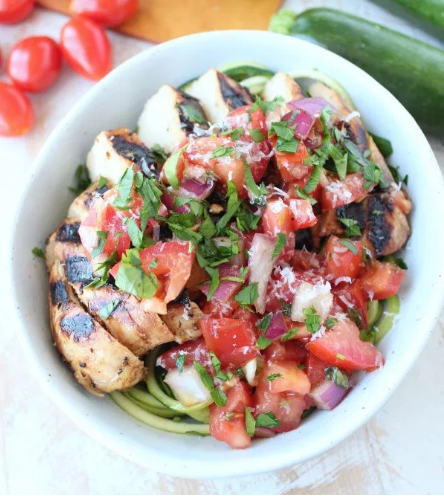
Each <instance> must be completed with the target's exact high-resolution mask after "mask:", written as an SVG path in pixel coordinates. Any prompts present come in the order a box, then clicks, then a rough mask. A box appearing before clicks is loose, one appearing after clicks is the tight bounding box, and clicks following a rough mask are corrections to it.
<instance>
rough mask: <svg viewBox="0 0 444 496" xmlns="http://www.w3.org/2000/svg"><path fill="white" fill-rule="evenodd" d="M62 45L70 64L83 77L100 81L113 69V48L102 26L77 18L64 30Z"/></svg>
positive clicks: (71, 20) (68, 23)
mask: <svg viewBox="0 0 444 496" xmlns="http://www.w3.org/2000/svg"><path fill="white" fill-rule="evenodd" d="M60 45H61V47H62V51H63V55H64V56H65V59H66V61H67V62H68V64H69V65H70V66H71V67H72V69H74V70H75V71H76V72H78V73H79V74H81V75H82V76H84V77H86V78H88V79H91V80H92V81H98V80H99V79H102V78H103V77H104V76H106V74H108V72H109V71H110V70H111V69H112V47H111V44H110V42H109V39H108V36H107V35H106V33H105V30H104V29H103V28H102V26H99V25H98V24H96V23H95V22H94V21H91V20H90V19H87V18H85V17H80V16H76V17H73V18H72V19H70V20H69V21H68V22H67V23H66V24H65V25H64V26H63V28H62V32H61V35H60Z"/></svg>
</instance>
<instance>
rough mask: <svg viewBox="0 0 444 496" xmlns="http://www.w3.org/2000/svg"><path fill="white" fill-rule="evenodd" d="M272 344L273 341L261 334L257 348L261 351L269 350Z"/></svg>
mask: <svg viewBox="0 0 444 496" xmlns="http://www.w3.org/2000/svg"><path fill="white" fill-rule="evenodd" d="M271 343H272V341H271V339H268V338H266V337H265V336H264V335H263V334H261V335H260V336H259V338H258V340H257V341H256V346H257V347H258V348H259V349H260V350H265V348H268V346H270V344H271Z"/></svg>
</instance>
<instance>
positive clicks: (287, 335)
mask: <svg viewBox="0 0 444 496" xmlns="http://www.w3.org/2000/svg"><path fill="white" fill-rule="evenodd" d="M299 330H300V329H299V328H298V327H294V328H293V329H290V330H289V331H287V332H286V333H285V334H282V336H281V341H289V340H290V339H293V338H294V337H295V336H297V334H298V332H299Z"/></svg>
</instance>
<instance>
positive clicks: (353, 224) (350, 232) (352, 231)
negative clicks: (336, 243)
mask: <svg viewBox="0 0 444 496" xmlns="http://www.w3.org/2000/svg"><path fill="white" fill-rule="evenodd" d="M338 220H339V222H342V223H343V224H344V226H345V227H346V230H345V232H344V234H345V236H347V238H352V237H354V236H361V229H359V224H358V222H357V221H355V220H354V219H341V218H338Z"/></svg>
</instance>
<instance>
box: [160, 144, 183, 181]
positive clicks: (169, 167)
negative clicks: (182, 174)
mask: <svg viewBox="0 0 444 496" xmlns="http://www.w3.org/2000/svg"><path fill="white" fill-rule="evenodd" d="M187 147H188V144H186V145H185V146H183V147H182V148H179V150H177V151H176V152H174V153H173V154H172V155H170V157H169V158H168V159H167V161H166V162H165V164H164V166H163V172H164V174H165V177H166V180H167V181H168V183H169V184H171V186H172V187H173V188H174V189H179V178H178V177H177V164H178V163H179V160H180V157H181V156H182V153H183V152H184V151H185V150H186V149H187Z"/></svg>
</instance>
